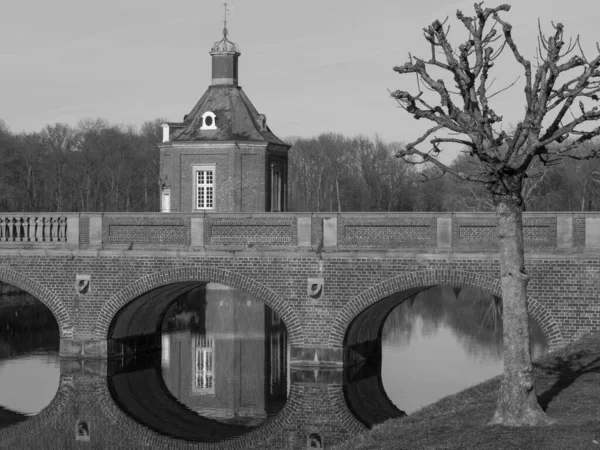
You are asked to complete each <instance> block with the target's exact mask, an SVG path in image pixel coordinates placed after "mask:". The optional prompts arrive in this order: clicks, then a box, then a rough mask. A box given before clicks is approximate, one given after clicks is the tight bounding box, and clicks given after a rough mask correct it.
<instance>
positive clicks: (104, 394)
mask: <svg viewBox="0 0 600 450" xmlns="http://www.w3.org/2000/svg"><path fill="white" fill-rule="evenodd" d="M301 391H302V388H301V387H300V386H295V385H292V386H291V387H290V390H289V394H288V399H287V401H286V404H285V406H284V407H283V409H282V410H281V411H280V412H279V413H278V414H277V415H276V416H275V417H273V418H272V419H270V420H268V421H267V422H266V423H264V424H263V425H260V426H259V427H257V428H255V429H253V430H251V431H249V432H248V433H245V434H242V435H240V436H237V437H233V438H231V439H227V440H224V441H219V442H198V441H197V442H192V441H185V440H183V439H181V438H177V437H176V436H177V433H176V432H174V433H173V434H171V435H167V434H163V433H166V432H168V428H169V427H170V426H171V425H173V424H169V423H167V422H164V428H163V430H162V432H160V431H157V430H153V429H151V428H150V427H148V426H146V425H143V424H141V423H139V422H138V421H137V420H135V419H134V418H133V417H132V416H130V415H129V414H127V413H126V412H124V411H123V410H122V409H121V407H120V406H119V405H117V403H116V402H115V400H114V399H113V397H112V395H111V393H110V388H109V385H108V383H103V385H102V386H99V387H98V388H97V390H96V395H95V398H97V399H98V403H99V404H100V408H101V409H102V411H103V416H104V417H105V418H106V419H107V420H109V421H110V422H111V424H112V425H113V426H114V427H115V428H116V429H115V430H114V433H117V434H119V435H123V436H128V437H130V438H131V437H134V438H135V440H136V443H137V444H139V445H151V446H152V448H175V447H176V448H189V449H192V448H194V449H195V448H202V449H206V450H210V449H215V450H216V449H219V450H229V449H232V450H233V449H236V450H239V449H245V448H258V446H259V445H261V444H262V443H264V441H266V440H269V439H277V437H278V436H279V437H282V430H285V429H287V428H289V425H290V423H292V422H293V420H294V416H295V414H296V413H297V409H298V408H299V405H300V404H301V403H302V392H301ZM148 405H149V404H148ZM148 405H147V406H148ZM156 406H157V410H158V411H160V410H161V409H162V408H164V406H165V405H158V404H157V405H156ZM198 419H201V417H200V416H198ZM175 428H176V427H175ZM117 430H118V431H117ZM281 448H283V445H282V447H281Z"/></svg>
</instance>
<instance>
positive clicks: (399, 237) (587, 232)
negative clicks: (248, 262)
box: [0, 212, 600, 253]
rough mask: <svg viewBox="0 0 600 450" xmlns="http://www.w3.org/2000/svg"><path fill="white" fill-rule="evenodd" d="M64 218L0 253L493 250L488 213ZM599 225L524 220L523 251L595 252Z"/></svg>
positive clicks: (590, 216) (570, 218)
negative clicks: (48, 231) (39, 238)
mask: <svg viewBox="0 0 600 450" xmlns="http://www.w3.org/2000/svg"><path fill="white" fill-rule="evenodd" d="M0 215H2V214H0ZM37 215H38V216H39V214H37ZM33 216H36V214H34V215H33ZM33 216H32V217H33ZM11 217H12V216H11ZM20 217H21V216H20V215H15V216H14V218H17V219H19V220H20ZM23 217H25V216H23ZM27 217H29V216H27ZM64 217H65V219H66V230H69V232H68V233H67V234H70V238H69V236H67V239H66V240H55V241H52V242H21V241H20V240H13V239H4V240H1V239H0V248H23V249H33V248H48V249H50V248H52V249H55V248H64V249H73V248H81V249H87V248H91V249H101V248H110V247H117V248H129V249H131V248H136V247H139V248H153V247H157V248H164V249H169V248H183V249H187V250H195V251H197V250H203V249H204V250H209V251H210V250H226V251H230V250H236V251H238V250H246V249H255V250H256V249H260V250H277V249H282V248H286V249H291V250H296V251H298V250H304V251H312V250H314V249H316V248H319V246H323V247H327V248H328V249H329V250H332V251H340V250H342V251H343V250H360V251H368V250H371V249H374V250H377V249H385V250H388V251H394V250H396V251H432V252H436V251H441V252H480V251H495V250H497V248H498V244H497V242H498V238H497V219H496V217H495V214H493V213H337V214H331V213H200V212H199V213H81V214H72V213H65V215H64ZM9 218H10V217H9ZM299 218H302V220H303V222H302V223H303V225H302V227H301V228H302V229H303V230H308V228H307V225H306V224H307V223H308V222H307V220H309V221H310V245H306V244H307V237H306V236H303V238H302V243H300V242H299V240H298V229H299V228H298V224H299V222H298V219H299ZM599 218H600V215H599V214H596V213H554V212H543V213H542V212H536V213H524V214H523V233H524V244H525V251H526V252H539V251H544V252H550V253H552V252H563V253H564V252H567V253H589V252H597V251H598V250H599V249H600V232H597V231H596V230H595V228H596V225H589V224H596V223H597V221H598V220H600V219H599ZM10 220H13V219H10ZM5 221H6V220H5ZM192 223H194V225H192ZM440 227H441V228H440ZM590 227H593V228H590ZM192 228H193V230H194V231H193V233H194V237H192ZM75 229H76V230H75ZM324 230H327V232H326V233H325V231H324ZM198 233H199V234H198ZM4 234H7V232H4ZM440 239H441V240H440ZM326 240H327V242H325V241H326Z"/></svg>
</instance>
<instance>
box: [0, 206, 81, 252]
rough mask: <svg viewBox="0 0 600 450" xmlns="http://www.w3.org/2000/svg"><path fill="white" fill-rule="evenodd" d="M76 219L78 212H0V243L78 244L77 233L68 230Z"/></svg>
mask: <svg viewBox="0 0 600 450" xmlns="http://www.w3.org/2000/svg"><path fill="white" fill-rule="evenodd" d="M78 220H79V219H78V214H61V213H24V214H14V213H0V245H5V244H9V245H11V244H16V245H18V246H32V245H41V246H65V245H67V244H69V245H70V244H73V245H78V233H75V234H73V233H72V232H70V231H71V230H69V226H71V227H78V223H77V222H78Z"/></svg>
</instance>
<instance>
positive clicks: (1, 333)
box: [0, 292, 60, 420]
mask: <svg viewBox="0 0 600 450" xmlns="http://www.w3.org/2000/svg"><path fill="white" fill-rule="evenodd" d="M1 297H2V299H3V300H4V301H3V302H1V303H0V408H2V409H3V411H2V412H3V415H4V416H11V418H14V419H15V420H16V419H17V418H18V417H19V416H31V415H35V414H38V413H39V412H40V411H42V410H43V409H44V408H45V407H46V406H48V405H49V404H50V402H51V401H52V399H53V398H54V395H55V394H56V391H57V389H58V384H59V379H60V363H59V358H58V344H59V341H58V326H57V325H56V321H55V320H54V318H53V317H52V313H50V311H49V310H48V309H47V308H46V307H45V306H44V305H42V304H41V303H40V302H38V301H37V300H35V299H34V298H33V297H31V296H30V295H27V294H24V293H14V292H13V293H10V294H4V295H3V296H1ZM17 299H18V301H15V300H17ZM17 304H20V305H21V306H16V305H17ZM11 412H12V413H15V414H10V413H11Z"/></svg>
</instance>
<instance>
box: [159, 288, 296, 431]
mask: <svg viewBox="0 0 600 450" xmlns="http://www.w3.org/2000/svg"><path fill="white" fill-rule="evenodd" d="M198 296H199V298H198V301H202V299H201V298H200V296H205V302H206V311H205V314H204V315H205V321H206V323H205V329H206V333H205V334H197V333H191V332H189V331H183V332H175V333H170V334H165V335H164V336H163V353H162V364H163V377H164V380H165V383H166V385H167V387H168V388H169V390H170V391H171V393H172V394H173V395H174V396H175V397H176V398H178V399H179V401H181V402H182V403H184V404H186V405H187V406H188V407H189V408H190V409H193V410H194V411H196V412H198V413H199V414H200V415H202V416H205V417H209V418H213V419H217V420H220V421H223V422H229V423H236V424H243V425H255V424H257V423H260V422H261V421H262V420H263V419H264V418H265V417H267V416H268V415H269V414H274V413H276V412H277V411H279V410H280V409H281V407H282V406H283V404H284V403H285V399H286V395H287V377H286V371H287V364H286V362H287V360H286V357H287V355H286V347H287V336H286V331H285V325H284V324H283V323H282V322H281V320H280V319H279V317H278V316H277V315H276V314H274V313H273V312H272V311H271V310H270V309H269V308H267V307H266V306H265V305H264V303H262V302H261V301H258V300H256V299H254V298H253V297H251V296H249V295H248V294H245V293H243V292H240V291H237V290H235V289H229V288H225V287H224V286H220V285H212V284H211V285H208V286H207V289H206V290H205V291H203V290H200V291H198ZM265 336H266V337H265Z"/></svg>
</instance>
